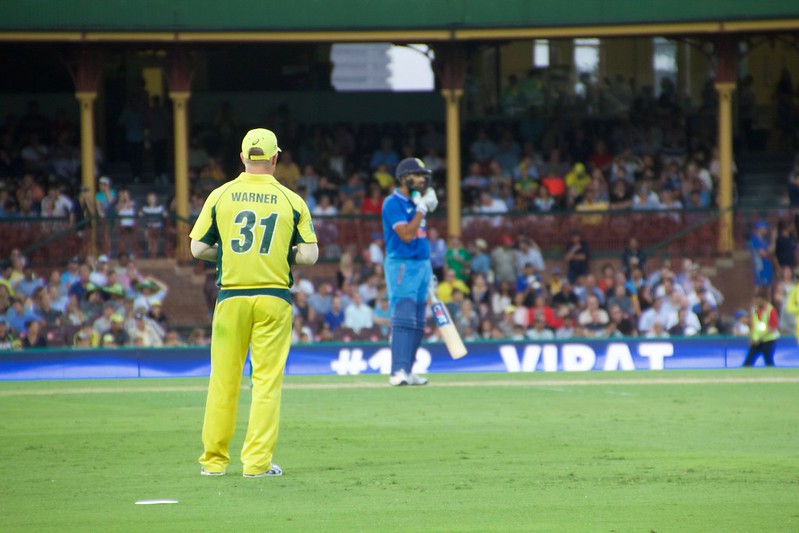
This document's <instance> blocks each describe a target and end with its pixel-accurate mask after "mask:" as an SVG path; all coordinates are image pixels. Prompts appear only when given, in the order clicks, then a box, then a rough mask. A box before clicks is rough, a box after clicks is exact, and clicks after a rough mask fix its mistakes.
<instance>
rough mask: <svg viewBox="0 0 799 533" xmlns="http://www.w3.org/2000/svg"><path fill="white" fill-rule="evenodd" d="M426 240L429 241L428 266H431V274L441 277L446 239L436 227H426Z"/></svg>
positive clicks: (445, 253) (444, 260) (445, 255)
mask: <svg viewBox="0 0 799 533" xmlns="http://www.w3.org/2000/svg"><path fill="white" fill-rule="evenodd" d="M427 241H428V242H429V243H430V266H432V267H433V275H434V276H435V277H436V278H438V279H443V278H444V264H445V262H446V257H447V241H445V240H444V239H442V238H441V235H440V234H439V233H438V229H436V228H433V227H428V228H427Z"/></svg>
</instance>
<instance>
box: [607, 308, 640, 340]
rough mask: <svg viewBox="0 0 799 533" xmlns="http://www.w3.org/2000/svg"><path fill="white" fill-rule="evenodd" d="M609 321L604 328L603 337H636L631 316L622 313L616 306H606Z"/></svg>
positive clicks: (636, 332) (636, 333)
mask: <svg viewBox="0 0 799 533" xmlns="http://www.w3.org/2000/svg"><path fill="white" fill-rule="evenodd" d="M608 309H609V311H608V316H609V317H610V321H609V322H608V326H607V327H606V328H605V333H604V336H605V337H637V336H638V331H637V330H636V328H635V323H634V322H633V320H632V317H631V315H629V314H627V313H625V312H624V311H622V309H621V307H619V306H618V305H608Z"/></svg>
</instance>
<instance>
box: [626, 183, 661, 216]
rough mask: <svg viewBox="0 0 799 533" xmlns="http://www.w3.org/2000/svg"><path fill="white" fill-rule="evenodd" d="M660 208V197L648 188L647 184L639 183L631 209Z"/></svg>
mask: <svg viewBox="0 0 799 533" xmlns="http://www.w3.org/2000/svg"><path fill="white" fill-rule="evenodd" d="M660 208H661V205H660V198H659V197H658V195H657V193H656V192H655V191H653V190H652V189H650V187H649V185H648V184H646V183H641V184H639V185H638V190H637V191H636V193H635V196H633V205H632V209H637V210H648V209H660Z"/></svg>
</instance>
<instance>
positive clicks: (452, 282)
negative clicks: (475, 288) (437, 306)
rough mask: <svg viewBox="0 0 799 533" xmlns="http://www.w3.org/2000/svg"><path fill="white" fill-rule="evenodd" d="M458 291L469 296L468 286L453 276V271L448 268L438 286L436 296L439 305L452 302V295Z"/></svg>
mask: <svg viewBox="0 0 799 533" xmlns="http://www.w3.org/2000/svg"><path fill="white" fill-rule="evenodd" d="M456 290H457V291H459V292H460V293H461V294H462V295H469V293H470V292H471V291H470V289H469V286H468V285H466V283H464V282H463V281H461V280H460V279H458V278H457V277H456V276H455V271H454V270H452V269H451V268H448V269H447V270H446V272H445V274H444V279H443V280H442V281H441V282H440V283H439V284H438V288H437V290H436V296H438V299H439V300H441V303H443V304H448V303H450V302H451V301H452V293H453V292H454V291H456Z"/></svg>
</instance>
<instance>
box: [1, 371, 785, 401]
mask: <svg viewBox="0 0 799 533" xmlns="http://www.w3.org/2000/svg"><path fill="white" fill-rule="evenodd" d="M751 383H799V376H797V377H777V376H773V377H768V376H762V377H747V378H743V377H734V378H644V379H641V378H626V379H625V378H618V379H614V378H611V379H525V380H487V381H439V382H434V383H431V384H429V385H427V387H431V388H439V387H570V386H571V387H577V386H579V387H582V386H591V385H614V386H615V385H711V384H732V385H736V384H751ZM0 387H2V383H1V382H0ZM283 388H284V389H285V390H340V389H388V388H389V386H388V385H387V384H385V383H375V382H368V383H367V382H365V383H287V384H284V385H283ZM414 388H416V387H414ZM247 389H249V387H246V386H243V387H242V390H247ZM207 390H208V387H206V386H201V385H186V386H179V385H166V386H161V387H159V386H142V387H129V386H123V387H85V388H81V387H75V388H62V389H38V388H31V389H27V388H26V389H13V390H0V397H6V398H7V397H12V396H56V395H63V394H67V395H69V394H128V393H137V392H138V393H142V392H205V391H207Z"/></svg>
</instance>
